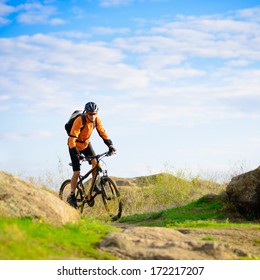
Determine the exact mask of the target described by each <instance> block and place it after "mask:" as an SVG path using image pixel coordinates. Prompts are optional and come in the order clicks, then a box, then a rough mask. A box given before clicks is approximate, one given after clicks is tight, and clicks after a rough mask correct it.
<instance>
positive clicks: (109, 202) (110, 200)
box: [101, 177, 123, 221]
mask: <svg viewBox="0 0 260 280" xmlns="http://www.w3.org/2000/svg"><path fill="white" fill-rule="evenodd" d="M101 186H102V188H101V195H102V200H103V203H104V206H105V209H106V211H107V212H108V214H109V216H110V217H111V219H112V220H113V221H116V220H118V219H119V218H120V217H121V215H122V210H123V204H122V201H121V199H120V193H119V191H118V189H117V187H116V184H115V183H114V182H113V180H112V179H110V178H109V177H103V178H102V179H101Z"/></svg>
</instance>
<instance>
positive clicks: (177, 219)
mask: <svg viewBox="0 0 260 280" xmlns="http://www.w3.org/2000/svg"><path fill="white" fill-rule="evenodd" d="M120 222H122V223H124V222H126V223H132V224H135V223H141V224H142V225H144V226H161V227H189V228H205V227H211V228H214V227H224V226H232V225H236V226H237V225H242V224H243V223H239V224H237V223H236V224H235V223H230V222H229V213H228V212H225V204H224V203H223V202H222V201H221V198H220V196H213V197H212V199H208V198H206V197H202V198H200V199H198V200H196V201H194V202H191V203H189V204H187V205H184V206H181V207H177V208H171V209H167V210H163V211H160V212H154V213H144V214H135V215H130V216H127V217H123V218H121V219H120ZM244 224H246V225H248V223H247V222H245V223H244Z"/></svg>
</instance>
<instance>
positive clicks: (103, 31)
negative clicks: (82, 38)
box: [91, 27, 130, 35]
mask: <svg viewBox="0 0 260 280" xmlns="http://www.w3.org/2000/svg"><path fill="white" fill-rule="evenodd" d="M91 29H92V32H93V33H95V34H98V35H115V34H119V35H120V34H121V35H123V34H127V33H129V32H130V29H129V28H110V27H92V28H91Z"/></svg>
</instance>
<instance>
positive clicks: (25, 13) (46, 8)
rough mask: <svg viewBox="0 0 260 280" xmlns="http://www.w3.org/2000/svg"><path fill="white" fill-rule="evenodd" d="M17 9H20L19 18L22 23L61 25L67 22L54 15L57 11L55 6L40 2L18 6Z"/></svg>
mask: <svg viewBox="0 0 260 280" xmlns="http://www.w3.org/2000/svg"><path fill="white" fill-rule="evenodd" d="M17 11H19V14H18V16H17V20H18V22H20V23H25V24H36V23H44V24H51V25H60V24H64V23H65V21H64V20H62V19H59V18H55V17H53V16H55V15H56V13H57V10H56V7H55V6H50V5H42V4H41V3H39V2H32V3H26V4H21V5H19V6H17Z"/></svg>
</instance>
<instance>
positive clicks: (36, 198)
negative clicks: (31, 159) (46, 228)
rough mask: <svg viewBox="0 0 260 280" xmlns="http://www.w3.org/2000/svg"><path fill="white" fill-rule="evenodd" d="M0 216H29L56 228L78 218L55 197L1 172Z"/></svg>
mask: <svg viewBox="0 0 260 280" xmlns="http://www.w3.org/2000/svg"><path fill="white" fill-rule="evenodd" d="M0 215H1V216H5V217H27V216H29V217H32V218H34V219H37V220H43V221H46V222H48V223H50V224H52V225H56V226H58V225H62V224H65V223H67V222H76V221H78V220H79V218H80V216H79V213H78V211H76V210H75V209H73V208H72V207H70V206H69V205H67V204H66V203H65V202H63V201H62V200H60V198H59V197H58V196H57V195H54V194H53V193H51V192H50V191H47V190H44V189H41V188H36V187H34V186H33V185H31V184H30V183H27V182H25V181H23V180H21V179H19V178H17V177H15V176H14V175H11V174H8V173H6V172H3V171H0Z"/></svg>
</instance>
